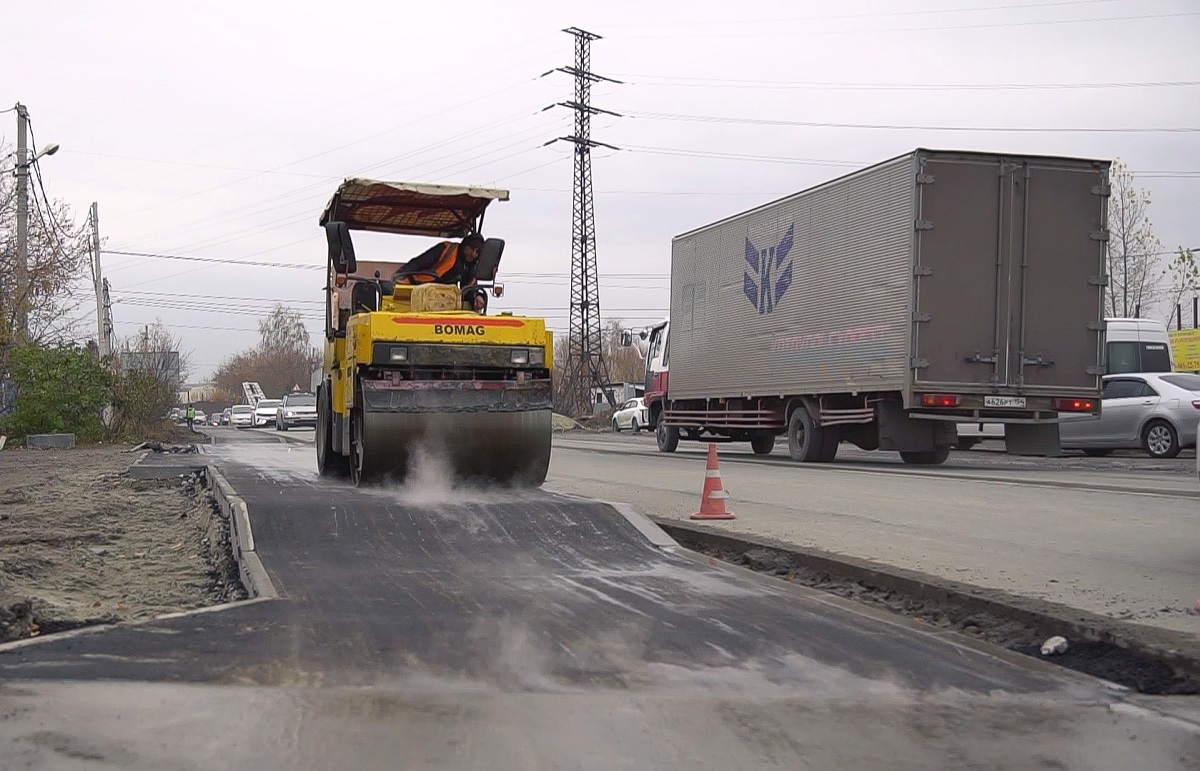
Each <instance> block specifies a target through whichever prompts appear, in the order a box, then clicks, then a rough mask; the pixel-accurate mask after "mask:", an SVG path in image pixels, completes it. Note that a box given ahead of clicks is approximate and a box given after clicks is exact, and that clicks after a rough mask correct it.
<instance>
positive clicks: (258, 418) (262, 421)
mask: <svg viewBox="0 0 1200 771" xmlns="http://www.w3.org/2000/svg"><path fill="white" fill-rule="evenodd" d="M281 404H283V401H282V400H280V399H259V400H258V404H256V405H254V427H255V428H258V427H260V426H273V425H275V415H276V413H278V412H279V406H280V405H281Z"/></svg>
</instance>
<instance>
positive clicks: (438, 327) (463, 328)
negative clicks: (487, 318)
mask: <svg viewBox="0 0 1200 771" xmlns="http://www.w3.org/2000/svg"><path fill="white" fill-rule="evenodd" d="M433 333H434V334H435V335H482V334H483V327H482V326H480V325H475V324H434V325H433Z"/></svg>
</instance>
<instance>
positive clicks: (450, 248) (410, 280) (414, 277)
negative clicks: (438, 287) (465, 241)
mask: <svg viewBox="0 0 1200 771" xmlns="http://www.w3.org/2000/svg"><path fill="white" fill-rule="evenodd" d="M456 262H458V244H455V243H450V242H446V243H445V244H442V253H441V254H439V255H438V258H437V262H435V263H434V264H433V267H432V268H430V269H429V270H427V271H421V272H420V273H411V274H409V275H407V276H405V277H403V278H401V279H400V280H399V281H397V283H400V284H431V283H433V282H434V281H437V280H438V279H439V278H441V277H442V276H444V275H446V274H447V273H449V272H450V271H451V270H453V269H454V264H455V263H456Z"/></svg>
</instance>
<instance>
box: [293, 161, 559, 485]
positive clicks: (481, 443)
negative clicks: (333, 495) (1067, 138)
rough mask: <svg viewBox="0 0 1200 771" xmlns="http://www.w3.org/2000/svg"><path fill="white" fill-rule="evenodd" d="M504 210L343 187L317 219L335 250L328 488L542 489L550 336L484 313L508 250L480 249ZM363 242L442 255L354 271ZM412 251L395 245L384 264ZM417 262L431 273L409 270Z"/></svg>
mask: <svg viewBox="0 0 1200 771" xmlns="http://www.w3.org/2000/svg"><path fill="white" fill-rule="evenodd" d="M508 197H509V196H508V191H506V190H498V189H490V188H477V187H457V186H450V185H432V184H416V183H402V182H382V181H377V180H369V179H347V180H345V181H344V182H343V183H342V184H341V185H340V186H339V187H338V189H337V191H336V192H335V193H334V195H333V197H332V198H331V199H330V201H329V203H328V205H327V206H326V207H325V210H324V211H323V212H322V214H321V219H320V225H321V227H323V228H324V230H325V236H326V241H327V243H328V247H329V264H328V269H327V282H326V288H325V311H326V330H325V355H324V365H323V368H322V372H321V376H320V383H319V384H318V386H317V429H316V448H317V469H318V471H319V472H320V474H321V475H322V476H326V477H346V476H349V477H350V478H351V479H353V481H354V483H355V484H356V485H363V484H368V483H371V482H380V481H388V480H392V481H397V482H403V481H404V480H405V479H406V478H410V479H411V475H412V473H413V471H414V469H416V468H418V467H419V464H421V463H428V464H430V466H431V467H432V468H435V469H438V472H437V473H447V474H449V475H452V476H453V477H454V478H457V479H483V480H489V481H491V482H498V483H501V484H504V485H509V486H522V487H524V486H534V487H536V486H538V485H540V484H542V482H544V481H545V479H546V471H547V469H548V467H549V465H550V437H551V415H552V412H551V394H552V389H551V380H550V373H551V370H552V367H553V361H552V356H553V351H554V345H553V340H552V333H551V332H550V331H548V330H547V329H546V322H545V321H544V320H543V319H537V318H526V317H521V316H515V315H513V314H511V313H505V312H500V313H489V312H488V311H487V304H488V294H489V293H490V295H491V296H492V297H496V298H499V297H501V296H502V295H503V285H501V284H499V283H497V282H496V273H497V270H498V269H499V266H500V258H501V256H502V255H503V252H504V241H503V239H499V238H486V239H485V238H483V237H482V227H483V217H484V212H485V210H486V209H487V207H488V205H489V204H491V203H492V202H494V201H506V200H508ZM354 231H370V232H375V233H389V234H395V235H407V236H424V237H428V238H437V239H442V241H441V243H435V244H434V245H433V248H432V249H430V250H429V251H427V252H426V253H425V254H423V255H420V257H419V258H418V257H417V256H416V255H412V256H410V259H407V260H378V261H376V260H371V261H367V260H365V259H363V260H359V259H357V258H356V255H355V248H354V244H353V243H352V240H351V233H352V232H354ZM451 239H459V241H458V242H457V243H456V242H455V241H454V240H451ZM364 243H365V242H364ZM371 243H372V247H374V246H375V244H377V243H380V241H378V240H373V241H372V242H371ZM411 243H412V242H411V241H410V240H409V239H403V240H399V239H398V240H397V241H396V242H395V245H396V246H395V248H394V249H393V248H392V247H391V245H389V248H388V249H387V255H388V256H389V257H391V256H395V255H396V254H398V253H403V252H402V251H401V248H402V246H407V245H411ZM467 243H470V244H471V245H472V248H470V249H468V248H465V245H466V244H467ZM415 251H416V250H415V249H412V250H410V252H415ZM459 253H462V254H461V255H459ZM462 255H466V256H468V257H474V260H473V262H468V261H465V260H464V259H461V257H462ZM410 262H411V263H413V264H414V265H416V266H417V267H420V268H422V269H423V270H422V271H414V270H412V269H408V270H406V266H408V265H409V263H410ZM418 263H419V264H418ZM460 268H461V269H460Z"/></svg>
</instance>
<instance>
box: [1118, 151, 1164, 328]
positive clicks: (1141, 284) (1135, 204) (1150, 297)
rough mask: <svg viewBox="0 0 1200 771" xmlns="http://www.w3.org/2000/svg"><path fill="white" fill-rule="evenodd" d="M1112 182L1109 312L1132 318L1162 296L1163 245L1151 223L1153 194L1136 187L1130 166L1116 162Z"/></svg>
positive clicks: (1151, 305) (1152, 305)
mask: <svg viewBox="0 0 1200 771" xmlns="http://www.w3.org/2000/svg"><path fill="white" fill-rule="evenodd" d="M1109 182H1110V185H1111V188H1112V195H1111V197H1110V198H1109V199H1108V232H1109V240H1108V276H1109V285H1108V300H1109V302H1108V315H1110V316H1121V317H1129V316H1132V315H1134V313H1135V311H1136V310H1137V309H1138V308H1145V309H1150V308H1153V307H1154V306H1155V305H1157V303H1158V302H1159V301H1160V300H1161V299H1162V298H1163V295H1164V293H1163V289H1162V284H1161V281H1162V277H1163V270H1162V268H1161V267H1160V266H1161V262H1162V261H1161V259H1160V257H1161V255H1162V251H1163V248H1162V242H1160V241H1159V240H1158V238H1157V237H1156V236H1155V235H1154V226H1153V225H1152V224H1151V222H1150V214H1149V209H1150V193H1148V192H1147V191H1145V190H1141V189H1139V188H1137V187H1136V186H1135V184H1134V178H1133V172H1131V171H1130V170H1129V167H1128V166H1126V165H1125V164H1124V163H1122V162H1121V161H1116V162H1115V163H1114V164H1113V167H1112V172H1111V174H1110V178H1109Z"/></svg>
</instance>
